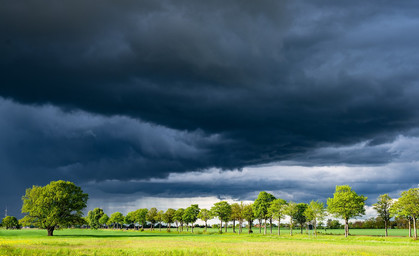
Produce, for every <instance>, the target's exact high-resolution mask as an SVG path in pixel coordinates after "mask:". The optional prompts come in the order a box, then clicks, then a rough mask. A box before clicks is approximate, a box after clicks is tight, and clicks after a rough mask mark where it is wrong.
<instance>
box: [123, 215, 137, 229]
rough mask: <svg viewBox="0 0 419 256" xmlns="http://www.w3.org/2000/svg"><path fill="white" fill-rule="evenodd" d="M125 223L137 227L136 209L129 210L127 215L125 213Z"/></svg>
mask: <svg viewBox="0 0 419 256" xmlns="http://www.w3.org/2000/svg"><path fill="white" fill-rule="evenodd" d="M124 223H125V224H127V225H133V224H134V228H135V223H136V221H135V211H132V212H129V213H127V215H125V218H124Z"/></svg>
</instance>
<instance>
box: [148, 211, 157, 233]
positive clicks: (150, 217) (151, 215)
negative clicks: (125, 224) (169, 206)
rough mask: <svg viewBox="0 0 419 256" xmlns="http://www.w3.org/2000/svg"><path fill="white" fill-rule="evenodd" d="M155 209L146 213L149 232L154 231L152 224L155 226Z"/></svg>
mask: <svg viewBox="0 0 419 256" xmlns="http://www.w3.org/2000/svg"><path fill="white" fill-rule="evenodd" d="M156 217H157V208H155V207H153V208H150V210H148V212H147V216H146V218H147V221H148V222H150V223H151V226H150V230H154V224H156Z"/></svg>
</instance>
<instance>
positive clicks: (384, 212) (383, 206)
mask: <svg viewBox="0 0 419 256" xmlns="http://www.w3.org/2000/svg"><path fill="white" fill-rule="evenodd" d="M392 204H393V199H391V197H390V196H389V195H388V194H384V195H380V196H379V197H378V201H377V203H375V204H373V208H374V209H375V210H376V211H377V213H378V215H379V216H380V217H381V218H382V219H383V221H384V228H385V230H386V231H385V236H388V233H387V225H388V222H389V221H390V218H391V214H390V208H391V206H392Z"/></svg>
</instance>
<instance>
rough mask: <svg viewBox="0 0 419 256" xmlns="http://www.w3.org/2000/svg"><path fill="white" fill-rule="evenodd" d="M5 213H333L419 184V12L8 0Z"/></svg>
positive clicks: (395, 7) (1, 93)
mask: <svg viewBox="0 0 419 256" xmlns="http://www.w3.org/2000/svg"><path fill="white" fill-rule="evenodd" d="M0 6H1V8H0V56H1V58H0V79H1V80H0V172H1V179H0V209H4V208H5V207H6V206H7V207H8V209H9V214H12V215H17V216H20V207H21V197H22V196H23V195H24V193H25V189H26V188H29V187H31V186H32V185H42V186H44V185H46V184H47V183H49V182H50V181H52V180H58V179H64V180H70V181H73V182H75V183H76V184H77V185H79V186H81V187H82V189H83V190H84V191H85V192H88V193H89V203H88V208H89V209H92V208H94V207H103V208H104V209H105V211H107V213H108V214H110V213H112V212H114V211H121V212H123V213H126V212H127V211H130V210H135V209H137V208H140V207H146V208H150V207H154V206H156V207H158V208H159V209H167V208H168V207H174V208H178V207H187V206H188V205H190V204H191V203H198V204H200V206H201V207H210V206H211V204H212V203H214V202H215V201H217V200H220V199H226V200H230V201H240V200H243V201H249V200H254V199H255V198H256V196H257V194H258V193H259V192H260V191H262V190H266V191H269V192H271V193H273V194H274V195H275V196H277V197H281V198H284V199H286V200H293V201H297V202H309V201H311V200H318V199H319V200H321V201H325V200H326V199H327V198H328V197H331V196H332V194H333V192H334V189H335V185H341V184H349V185H350V186H352V187H353V188H354V189H355V191H356V192H358V193H360V194H363V195H365V196H368V198H369V199H368V204H369V205H371V204H372V203H374V202H375V200H376V198H377V196H378V195H379V194H383V193H389V194H390V195H391V196H393V197H398V195H399V193H400V191H402V190H407V189H409V188H412V187H417V186H418V183H419V162H418V159H419V100H418V99H419V72H418V70H419V33H418V28H419V2H417V1H379V2H378V1H377V2H374V1H372V2H366V1H354V0H351V1H324V0H320V1H251V0H249V1H182V0H180V1H156V0H150V1H134V0H126V1H111V0H101V1H99V0H98V1H95V0H92V1H84V0H72V1H46V0H24V1H9V0H0Z"/></svg>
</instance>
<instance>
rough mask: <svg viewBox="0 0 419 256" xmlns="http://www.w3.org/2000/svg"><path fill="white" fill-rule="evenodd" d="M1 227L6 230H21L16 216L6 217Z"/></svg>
mask: <svg viewBox="0 0 419 256" xmlns="http://www.w3.org/2000/svg"><path fill="white" fill-rule="evenodd" d="M1 225H2V226H3V227H5V228H6V229H11V228H19V221H18V220H17V219H16V217H14V216H6V217H4V218H3V220H2V221H1Z"/></svg>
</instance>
